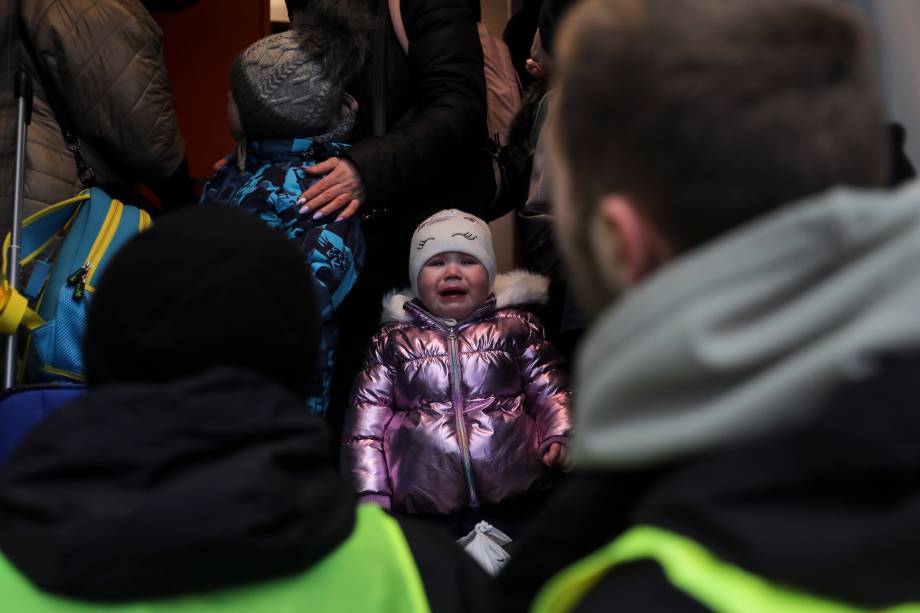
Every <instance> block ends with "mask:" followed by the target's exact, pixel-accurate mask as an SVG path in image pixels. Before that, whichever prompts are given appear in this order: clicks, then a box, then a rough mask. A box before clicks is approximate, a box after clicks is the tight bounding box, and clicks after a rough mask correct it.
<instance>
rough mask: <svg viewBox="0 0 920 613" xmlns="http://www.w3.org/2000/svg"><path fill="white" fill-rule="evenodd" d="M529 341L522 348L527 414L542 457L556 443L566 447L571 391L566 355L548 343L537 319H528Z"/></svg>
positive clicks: (529, 317) (521, 361) (526, 320)
mask: <svg viewBox="0 0 920 613" xmlns="http://www.w3.org/2000/svg"><path fill="white" fill-rule="evenodd" d="M525 323H526V327H527V329H526V333H525V340H524V342H523V343H522V346H521V355H520V357H519V361H518V363H519V364H520V370H521V379H522V381H523V382H524V392H525V395H526V398H527V407H526V408H527V411H528V412H529V413H530V414H531V415H533V417H534V420H535V421H536V423H537V428H538V430H539V433H540V454H541V455H542V454H543V453H544V452H545V451H546V450H547V449H548V448H549V446H550V445H551V444H552V443H557V442H561V443H565V442H566V439H567V437H568V434H569V430H570V429H571V415H570V405H571V390H570V388H569V379H568V373H567V372H566V370H565V366H564V364H563V359H562V355H561V354H560V353H559V351H558V350H557V349H556V348H555V347H554V346H553V345H552V344H551V343H550V342H549V341H548V340H547V339H546V332H545V330H544V328H543V324H542V323H541V322H540V320H539V319H537V317H536V316H535V315H532V314H529V313H528V314H527V315H526V318H525Z"/></svg>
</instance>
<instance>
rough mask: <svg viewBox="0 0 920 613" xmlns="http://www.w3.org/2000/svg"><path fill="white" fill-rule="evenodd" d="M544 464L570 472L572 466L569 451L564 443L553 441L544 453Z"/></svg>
mask: <svg viewBox="0 0 920 613" xmlns="http://www.w3.org/2000/svg"><path fill="white" fill-rule="evenodd" d="M543 464H545V465H546V466H547V467H549V468H556V469H559V470H562V471H565V472H568V471H569V469H570V468H571V467H572V464H571V462H569V452H568V451H566V448H565V445H563V444H562V443H553V444H552V445H550V446H549V449H547V450H546V453H544V454H543Z"/></svg>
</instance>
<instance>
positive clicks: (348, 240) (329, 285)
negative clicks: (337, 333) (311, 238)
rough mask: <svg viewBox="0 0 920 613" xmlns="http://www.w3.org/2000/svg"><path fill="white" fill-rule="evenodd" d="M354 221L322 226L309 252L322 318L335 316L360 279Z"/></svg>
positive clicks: (357, 235)
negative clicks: (355, 248) (355, 249)
mask: <svg viewBox="0 0 920 613" xmlns="http://www.w3.org/2000/svg"><path fill="white" fill-rule="evenodd" d="M353 224H354V222H351V221H341V222H335V223H330V224H327V225H325V226H323V227H322V228H323V229H322V231H321V232H320V233H319V236H318V237H317V238H316V241H315V243H314V244H313V245H312V246H311V247H310V249H309V251H308V252H307V263H308V264H309V266H310V272H311V273H312V274H313V280H314V282H315V287H316V302H317V305H318V307H319V309H320V315H321V316H322V319H323V321H326V320H329V319H331V318H332V316H333V314H334V313H335V311H336V309H338V308H339V306H340V305H341V304H342V301H343V300H345V297H346V296H347V295H348V292H350V291H351V288H352V287H354V285H355V282H356V281H357V279H358V268H359V267H360V263H359V262H358V261H357V258H356V257H355V255H356V254H355V251H354V247H355V245H354V244H353V243H354V241H355V240H359V238H358V237H359V234H358V233H357V232H356V231H355V229H354V226H353ZM348 226H352V227H348Z"/></svg>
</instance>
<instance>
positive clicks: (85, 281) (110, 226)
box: [67, 200, 124, 300]
mask: <svg viewBox="0 0 920 613" xmlns="http://www.w3.org/2000/svg"><path fill="white" fill-rule="evenodd" d="M123 211H124V206H123V205H122V204H121V202H119V201H118V200H112V204H111V206H110V207H109V211H108V213H106V216H105V220H103V222H102V229H101V230H100V231H99V235H98V236H97V237H96V240H95V241H94V242H93V245H92V247H90V250H89V254H87V256H86V262H84V263H83V265H82V266H80V268H78V269H77V270H75V271H74V272H73V273H72V274H71V275H70V276H69V277H68V278H67V285H71V286H73V288H74V290H73V299H74V300H82V299H83V295H84V292H85V290H86V286H88V285H90V282H91V281H92V278H93V274H94V273H95V272H96V270H95V269H96V267H97V266H98V265H99V261H100V260H101V259H102V256H103V255H104V254H105V250H106V249H107V248H108V246H109V244H110V243H111V242H112V239H113V238H114V237H115V232H116V231H117V230H118V223H119V221H120V220H121V215H122V212H123ZM90 289H91V290H92V288H90Z"/></svg>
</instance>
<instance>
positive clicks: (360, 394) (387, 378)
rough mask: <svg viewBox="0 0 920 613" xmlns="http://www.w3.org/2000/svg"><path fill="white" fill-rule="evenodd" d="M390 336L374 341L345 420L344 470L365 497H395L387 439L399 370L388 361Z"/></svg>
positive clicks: (379, 334) (379, 336) (377, 338)
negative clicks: (388, 468)
mask: <svg viewBox="0 0 920 613" xmlns="http://www.w3.org/2000/svg"><path fill="white" fill-rule="evenodd" d="M386 340H387V335H386V334H385V332H383V331H382V332H381V333H378V334H377V336H375V337H374V338H373V339H372V340H371V345H370V348H369V349H368V352H367V355H366V357H365V359H364V369H363V370H362V371H361V374H360V375H359V376H358V379H357V381H356V382H355V387H354V391H353V392H352V399H351V406H350V408H349V410H348V414H347V415H346V417H345V429H344V432H345V442H344V445H343V449H342V468H343V471H344V473H345V477H346V479H348V480H349V481H350V482H351V483H352V484H353V486H354V488H355V491H356V492H357V493H358V494H359V495H360V496H362V497H380V496H386V497H390V496H392V493H393V490H392V488H391V486H390V478H389V474H388V471H387V459H386V453H385V450H384V444H383V437H384V431H385V430H386V426H387V423H389V421H390V418H391V417H392V416H393V409H392V402H393V382H394V379H395V369H394V368H392V366H391V365H389V364H387V362H386V359H385V352H386Z"/></svg>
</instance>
